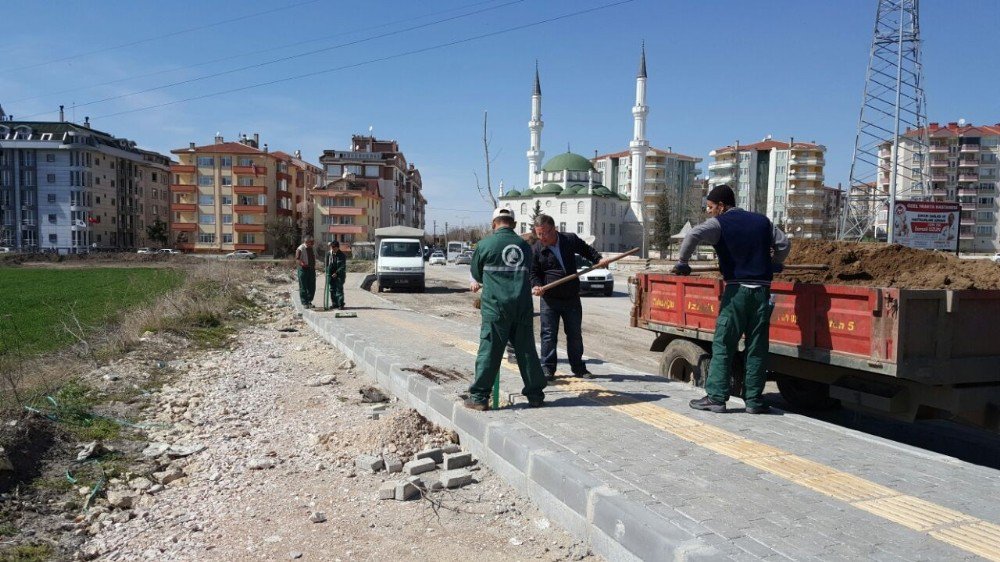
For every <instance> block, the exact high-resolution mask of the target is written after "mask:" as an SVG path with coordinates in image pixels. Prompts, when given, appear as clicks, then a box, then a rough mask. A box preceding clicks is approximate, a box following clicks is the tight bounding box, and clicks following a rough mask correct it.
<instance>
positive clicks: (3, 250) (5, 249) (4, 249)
mask: <svg viewBox="0 0 1000 562" xmlns="http://www.w3.org/2000/svg"><path fill="white" fill-rule="evenodd" d="M13 251H14V250H11V249H10V248H8V247H6V246H0V254H9V253H11V252H13Z"/></svg>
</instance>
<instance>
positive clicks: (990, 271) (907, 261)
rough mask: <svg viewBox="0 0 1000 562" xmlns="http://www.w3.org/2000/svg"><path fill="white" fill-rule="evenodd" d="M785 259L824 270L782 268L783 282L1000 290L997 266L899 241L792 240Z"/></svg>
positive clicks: (989, 262) (999, 271)
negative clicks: (909, 245) (898, 242)
mask: <svg viewBox="0 0 1000 562" xmlns="http://www.w3.org/2000/svg"><path fill="white" fill-rule="evenodd" d="M785 263H787V264H825V265H829V266H830V269H828V270H824V271H786V272H784V273H782V274H781V275H778V276H777V279H780V280H782V281H798V282H801V283H831V284H838V285H864V286H871V287H898V288H900V289H954V290H963V289H1000V265H998V264H995V263H993V262H991V261H989V260H963V259H959V258H958V257H956V256H954V255H951V254H945V253H942V252H935V251H931V250H915V249H913V248H907V247H905V246H900V245H898V244H892V245H886V244H872V243H857V242H840V241H830V240H794V241H793V242H792V253H791V255H789V256H788V260H786V262H785Z"/></svg>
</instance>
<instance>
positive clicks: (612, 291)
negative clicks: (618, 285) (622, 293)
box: [604, 285, 615, 297]
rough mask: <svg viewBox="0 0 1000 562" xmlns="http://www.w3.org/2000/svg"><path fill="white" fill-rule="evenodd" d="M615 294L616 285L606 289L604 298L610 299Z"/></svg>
mask: <svg viewBox="0 0 1000 562" xmlns="http://www.w3.org/2000/svg"><path fill="white" fill-rule="evenodd" d="M614 294H615V286H614V285H609V286H608V287H605V289H604V296H606V297H610V296H612V295H614Z"/></svg>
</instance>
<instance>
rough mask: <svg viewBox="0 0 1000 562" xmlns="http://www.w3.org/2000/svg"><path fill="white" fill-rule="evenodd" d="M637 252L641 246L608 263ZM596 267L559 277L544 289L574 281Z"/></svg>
mask: <svg viewBox="0 0 1000 562" xmlns="http://www.w3.org/2000/svg"><path fill="white" fill-rule="evenodd" d="M637 253H639V248H632V249H631V250H629V251H627V252H625V253H624V254H621V255H619V256H615V257H614V258H611V259H610V260H608V265H610V264H612V263H614V262H616V261H618V260H620V259H622V258H624V257H626V256H631V255H633V254H637ZM563 259H566V258H565V257H564V258H563ZM572 259H574V260H575V259H576V258H572ZM595 269H597V266H596V265H593V266H590V267H588V268H587V269H584V270H583V271H580V272H578V273H573V274H570V275H567V276H566V277H563V278H562V279H557V280H555V281H553V282H551V283H549V284H548V285H542V291H543V292H544V291H548V290H549V289H551V288H553V287H558V286H559V285H562V284H563V283H569V282H570V281H572V280H574V279H579V278H580V276H582V275H586V274H588V273H590V272H591V271H593V270H595Z"/></svg>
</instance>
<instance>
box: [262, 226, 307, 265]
mask: <svg viewBox="0 0 1000 562" xmlns="http://www.w3.org/2000/svg"><path fill="white" fill-rule="evenodd" d="M264 233H265V234H266V235H267V236H268V238H270V239H271V241H272V244H273V247H274V257H276V258H283V257H285V256H287V255H291V254H292V253H293V252H295V247H296V246H298V242H299V227H298V226H297V225H296V224H295V223H293V222H292V221H291V220H288V219H286V218H279V219H277V220H272V221H268V222H266V223H264Z"/></svg>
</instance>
